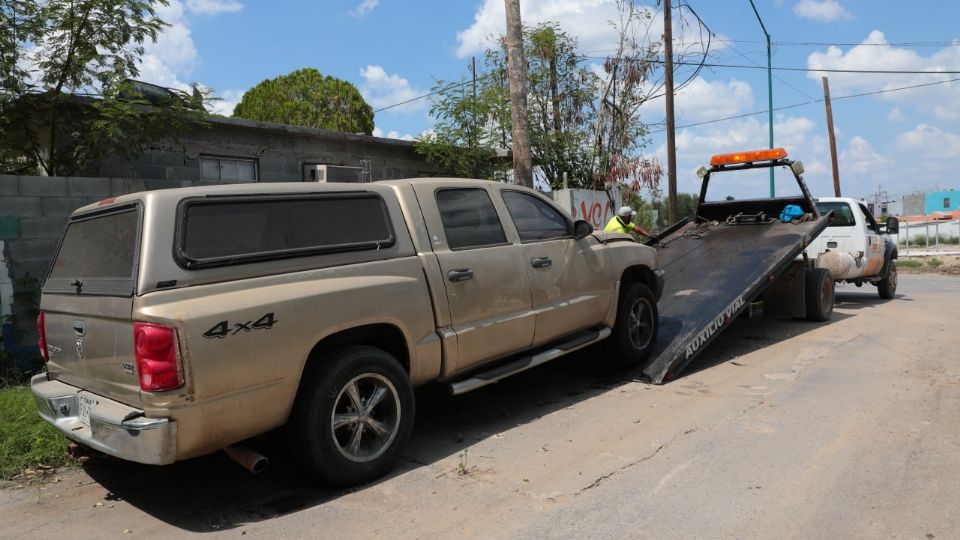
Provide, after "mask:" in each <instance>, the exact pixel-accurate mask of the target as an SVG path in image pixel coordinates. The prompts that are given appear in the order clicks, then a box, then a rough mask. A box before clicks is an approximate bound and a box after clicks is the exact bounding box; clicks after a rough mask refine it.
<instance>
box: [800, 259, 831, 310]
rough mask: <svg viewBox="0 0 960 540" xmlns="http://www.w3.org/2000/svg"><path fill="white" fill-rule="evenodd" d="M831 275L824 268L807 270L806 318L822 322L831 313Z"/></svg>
mask: <svg viewBox="0 0 960 540" xmlns="http://www.w3.org/2000/svg"><path fill="white" fill-rule="evenodd" d="M833 293H834V286H833V276H831V275H830V271H829V270H827V269H826V268H813V269H811V270H810V271H809V272H807V283H806V302H807V320H810V321H815V322H823V321H827V320H829V319H830V314H832V313H833Z"/></svg>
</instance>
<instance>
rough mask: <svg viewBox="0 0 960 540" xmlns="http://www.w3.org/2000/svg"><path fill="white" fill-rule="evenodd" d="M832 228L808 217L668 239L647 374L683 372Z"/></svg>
mask: <svg viewBox="0 0 960 540" xmlns="http://www.w3.org/2000/svg"><path fill="white" fill-rule="evenodd" d="M826 226H827V218H826V217H821V218H819V219H816V220H814V221H808V222H804V223H796V224H793V223H780V222H779V221H778V222H775V223H771V224H763V225H724V224H718V225H694V224H693V223H689V224H687V225H684V226H683V227H681V228H680V229H678V230H676V231H674V232H673V233H671V234H669V235H668V236H667V237H666V238H663V239H661V240H660V243H661V248H660V249H659V250H658V256H659V259H660V262H661V266H662V268H663V269H664V271H665V274H664V291H663V296H662V298H661V299H660V302H659V303H658V308H659V311H660V335H659V339H658V341H657V348H656V349H655V350H654V352H653V355H652V358H653V360H652V361H651V362H650V363H649V364H648V365H647V366H646V367H645V368H644V370H643V373H644V374H645V375H646V376H648V377H649V378H650V380H651V381H652V382H653V383H655V384H662V383H663V382H664V381H668V380H671V379H673V378H674V377H676V376H677V375H678V374H679V373H680V372H681V371H682V370H683V368H685V367H686V366H687V365H688V364H689V363H690V362H691V361H692V360H693V359H694V358H695V357H696V355H697V354H698V353H699V352H700V351H702V350H703V349H704V348H705V347H706V346H707V344H708V343H710V342H711V341H713V339H714V338H715V337H716V336H717V335H718V334H719V333H720V332H721V331H723V329H724V328H726V327H727V325H729V324H730V322H731V321H733V319H734V318H735V317H736V316H737V315H738V314H739V313H740V312H741V311H743V309H744V308H745V307H746V306H747V305H748V304H749V303H750V302H752V301H753V300H754V299H755V298H757V297H758V296H759V295H760V294H761V293H762V292H763V290H764V289H765V288H766V287H767V285H768V284H769V282H770V281H769V280H770V279H771V278H772V277H774V276H777V275H779V274H780V273H781V272H783V271H784V270H785V269H786V268H787V266H789V265H790V263H791V262H792V261H793V260H794V259H795V258H796V257H797V256H798V255H799V254H800V253H801V252H803V250H804V248H805V247H806V246H807V245H808V244H809V243H810V241H811V240H812V239H813V238H815V237H816V236H817V235H818V234H820V232H822V231H823V229H824V228H826Z"/></svg>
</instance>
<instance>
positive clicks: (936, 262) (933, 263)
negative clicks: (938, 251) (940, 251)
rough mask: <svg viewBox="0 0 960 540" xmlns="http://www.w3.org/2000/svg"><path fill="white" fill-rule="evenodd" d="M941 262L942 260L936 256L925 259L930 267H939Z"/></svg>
mask: <svg viewBox="0 0 960 540" xmlns="http://www.w3.org/2000/svg"><path fill="white" fill-rule="evenodd" d="M942 264H943V261H941V260H940V259H938V258H936V257H934V258H932V259H930V260H929V261H927V266H929V267H930V268H939V267H940V266H941V265H942Z"/></svg>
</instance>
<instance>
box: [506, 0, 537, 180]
mask: <svg viewBox="0 0 960 540" xmlns="http://www.w3.org/2000/svg"><path fill="white" fill-rule="evenodd" d="M503 3H504V6H505V7H506V11H507V74H508V76H509V77H510V123H511V125H512V126H513V178H514V182H516V183H517V184H520V185H521V186H527V187H529V188H532V187H533V157H532V156H531V154H530V128H529V125H528V124H527V59H526V57H525V56H524V55H523V27H522V26H521V24H520V0H503Z"/></svg>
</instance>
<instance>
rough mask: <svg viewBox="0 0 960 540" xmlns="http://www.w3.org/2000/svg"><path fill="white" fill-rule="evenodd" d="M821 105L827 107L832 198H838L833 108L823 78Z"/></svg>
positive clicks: (825, 81) (838, 187) (838, 179)
mask: <svg viewBox="0 0 960 540" xmlns="http://www.w3.org/2000/svg"><path fill="white" fill-rule="evenodd" d="M823 104H824V105H826V107H827V136H828V137H829V138H830V162H831V163H832V164H833V196H834V197H839V196H840V168H839V166H838V165H837V136H836V135H835V134H834V133H833V107H832V106H831V105H830V83H829V82H828V81H827V78H826V77H823Z"/></svg>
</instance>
